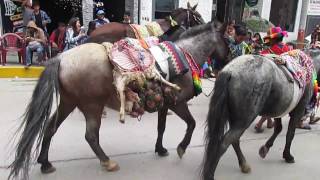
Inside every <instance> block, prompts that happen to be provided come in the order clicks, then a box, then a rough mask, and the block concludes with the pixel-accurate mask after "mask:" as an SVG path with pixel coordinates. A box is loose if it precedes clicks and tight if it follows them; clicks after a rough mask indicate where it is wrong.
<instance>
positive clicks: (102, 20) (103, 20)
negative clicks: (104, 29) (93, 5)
mask: <svg viewBox="0 0 320 180" xmlns="http://www.w3.org/2000/svg"><path fill="white" fill-rule="evenodd" d="M105 14H106V13H105V12H104V11H103V10H99V11H98V12H97V19H96V20H95V21H96V28H99V27H100V26H103V25H104V24H108V23H110V21H109V19H107V18H105V16H104V15H105Z"/></svg>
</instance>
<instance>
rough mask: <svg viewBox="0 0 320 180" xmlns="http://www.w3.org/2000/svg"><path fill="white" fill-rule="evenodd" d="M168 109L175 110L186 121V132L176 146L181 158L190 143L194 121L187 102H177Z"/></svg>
mask: <svg viewBox="0 0 320 180" xmlns="http://www.w3.org/2000/svg"><path fill="white" fill-rule="evenodd" d="M170 109H171V110H172V111H173V112H175V113H176V114H177V115H178V116H179V117H180V118H181V119H182V120H184V121H185V122H186V123H187V131H186V134H185V136H184V138H183V140H182V141H181V143H180V144H179V146H178V148H177V153H178V155H179V157H180V158H182V156H183V155H184V153H185V151H186V149H187V147H188V145H189V144H190V141H191V138H192V134H193V130H194V128H195V127H196V121H195V120H194V118H193V116H192V115H191V113H190V111H189V108H188V105H187V102H182V103H179V104H177V105H176V106H174V107H172V108H170Z"/></svg>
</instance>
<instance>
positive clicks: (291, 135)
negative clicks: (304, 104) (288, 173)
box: [283, 115, 303, 163]
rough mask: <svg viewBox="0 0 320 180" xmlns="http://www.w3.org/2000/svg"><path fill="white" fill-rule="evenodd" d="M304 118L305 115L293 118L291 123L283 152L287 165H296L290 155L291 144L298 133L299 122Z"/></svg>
mask: <svg viewBox="0 0 320 180" xmlns="http://www.w3.org/2000/svg"><path fill="white" fill-rule="evenodd" d="M302 116H303V115H301V116H299V117H297V116H292V117H291V118H290V121H289V127H288V132H287V136H286V146H285V148H284V151H283V158H284V159H285V161H286V162H287V163H294V162H295V160H294V157H293V156H292V155H291V153H290V148H291V143H292V140H293V138H294V134H295V131H296V125H297V123H298V121H299V120H300V119H301V118H302Z"/></svg>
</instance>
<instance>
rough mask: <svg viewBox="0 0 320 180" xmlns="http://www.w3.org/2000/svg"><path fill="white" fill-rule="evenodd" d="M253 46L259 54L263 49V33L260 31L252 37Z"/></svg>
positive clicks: (254, 51)
mask: <svg viewBox="0 0 320 180" xmlns="http://www.w3.org/2000/svg"><path fill="white" fill-rule="evenodd" d="M252 48H253V53H254V54H259V53H260V51H262V48H263V40H262V38H261V35H260V34H259V33H255V34H254V36H253V38H252Z"/></svg>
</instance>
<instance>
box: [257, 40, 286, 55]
mask: <svg viewBox="0 0 320 180" xmlns="http://www.w3.org/2000/svg"><path fill="white" fill-rule="evenodd" d="M288 51H290V48H289V47H288V46H287V45H286V44H284V43H278V44H275V45H273V46H272V47H271V48H268V49H265V50H263V51H261V54H262V55H263V54H276V55H280V54H282V53H285V52H288Z"/></svg>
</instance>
